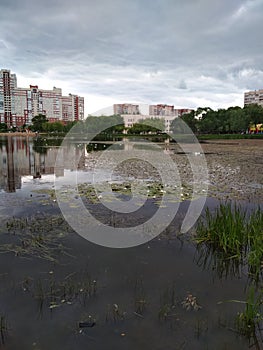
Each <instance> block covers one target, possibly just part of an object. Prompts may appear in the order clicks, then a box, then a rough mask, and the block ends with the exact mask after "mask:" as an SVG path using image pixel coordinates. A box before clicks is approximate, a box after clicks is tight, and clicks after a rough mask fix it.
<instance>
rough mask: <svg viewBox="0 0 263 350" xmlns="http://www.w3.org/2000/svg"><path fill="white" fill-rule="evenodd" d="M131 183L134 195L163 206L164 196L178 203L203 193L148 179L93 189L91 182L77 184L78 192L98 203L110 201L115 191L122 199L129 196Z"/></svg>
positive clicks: (108, 184)
mask: <svg viewBox="0 0 263 350" xmlns="http://www.w3.org/2000/svg"><path fill="white" fill-rule="evenodd" d="M133 185H136V195H139V196H140V195H141V196H142V197H144V196H145V195H147V198H148V199H154V200H155V204H156V205H158V206H160V205H162V206H165V203H162V201H161V200H162V198H163V197H164V196H165V201H166V202H170V203H178V202H182V201H184V200H193V199H196V198H198V197H200V196H202V195H204V192H203V190H202V189H201V188H200V190H198V191H197V192H195V193H193V186H192V185H186V184H182V185H181V186H180V187H178V186H176V185H175V186H171V185H168V184H162V183H161V182H155V181H150V180H136V181H123V182H117V181H116V182H111V183H107V182H105V183H100V185H99V190H98V189H97V190H95V188H94V186H93V184H90V183H82V184H79V185H78V193H79V195H80V196H81V197H82V198H83V199H85V200H87V201H88V202H89V203H91V204H98V203H99V202H100V199H101V198H103V201H105V202H107V201H111V200H112V199H111V198H112V197H110V196H109V194H111V193H112V192H114V193H116V195H120V197H122V199H125V198H126V199H127V198H130V197H131V196H132V186H133ZM109 188H110V189H109Z"/></svg>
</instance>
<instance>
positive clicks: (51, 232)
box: [0, 215, 70, 262]
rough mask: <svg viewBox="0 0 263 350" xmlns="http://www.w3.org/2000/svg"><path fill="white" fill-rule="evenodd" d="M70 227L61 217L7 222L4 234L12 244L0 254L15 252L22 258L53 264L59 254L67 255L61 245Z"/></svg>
mask: <svg viewBox="0 0 263 350" xmlns="http://www.w3.org/2000/svg"><path fill="white" fill-rule="evenodd" d="M69 230H70V229H69V226H68V225H67V223H66V222H65V221H64V219H63V217H62V216H60V215H48V216H45V215H37V216H33V217H26V218H15V217H13V218H12V219H10V220H8V221H7V222H6V225H5V228H4V227H2V231H3V232H6V231H7V232H8V233H9V240H11V241H12V242H11V243H4V244H1V246H0V253H8V252H13V253H14V254H15V255H16V256H20V257H27V258H30V257H38V258H41V259H46V260H49V261H52V262H56V261H57V256H58V255H59V254H66V255H69V254H68V253H67V252H66V249H65V247H64V246H63V244H62V243H61V241H60V240H61V239H62V238H64V237H65V236H66V235H67V233H68V231H69Z"/></svg>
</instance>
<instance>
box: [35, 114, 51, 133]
mask: <svg viewBox="0 0 263 350" xmlns="http://www.w3.org/2000/svg"><path fill="white" fill-rule="evenodd" d="M47 122H48V120H47V117H46V116H45V115H44V114H38V115H36V116H35V117H34V118H33V119H32V125H31V130H33V131H44V129H45V124H46V123H47Z"/></svg>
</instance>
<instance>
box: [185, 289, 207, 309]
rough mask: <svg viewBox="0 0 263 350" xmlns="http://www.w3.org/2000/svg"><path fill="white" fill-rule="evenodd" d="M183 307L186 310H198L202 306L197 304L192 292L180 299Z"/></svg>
mask: <svg viewBox="0 0 263 350" xmlns="http://www.w3.org/2000/svg"><path fill="white" fill-rule="evenodd" d="M182 305H183V308H184V309H186V310H187V311H189V310H194V311H198V310H199V309H201V308H202V307H201V306H200V305H198V304H197V300H196V297H195V296H193V295H192V294H190V293H189V294H187V296H186V298H185V299H184V300H183V301H182Z"/></svg>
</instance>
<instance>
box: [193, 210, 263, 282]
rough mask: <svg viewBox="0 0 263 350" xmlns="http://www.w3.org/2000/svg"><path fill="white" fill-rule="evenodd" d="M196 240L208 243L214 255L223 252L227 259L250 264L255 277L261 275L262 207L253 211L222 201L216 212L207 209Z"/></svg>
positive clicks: (207, 245)
mask: <svg viewBox="0 0 263 350" xmlns="http://www.w3.org/2000/svg"><path fill="white" fill-rule="evenodd" d="M195 241H196V242H197V244H198V247H200V246H202V245H203V244H205V245H206V247H207V248H208V249H209V254H211V255H215V254H219V253H220V257H221V259H222V258H223V260H235V261H238V263H240V264H242V265H243V264H244V265H247V266H248V271H249V274H250V276H252V277H253V279H255V280H258V279H259V277H260V276H261V272H262V268H263V212H262V210H261V209H260V208H258V209H256V210H254V211H252V212H251V213H249V214H248V213H246V211H245V210H242V209H241V207H240V206H238V205H236V204H234V205H231V203H226V204H220V205H219V207H218V208H216V210H215V211H214V212H213V211H211V210H210V209H209V208H207V209H206V211H205V215H204V217H203V218H201V219H200V220H199V222H198V224H197V229H196V237H195ZM207 258H208V257H207V256H206V261H207Z"/></svg>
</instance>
